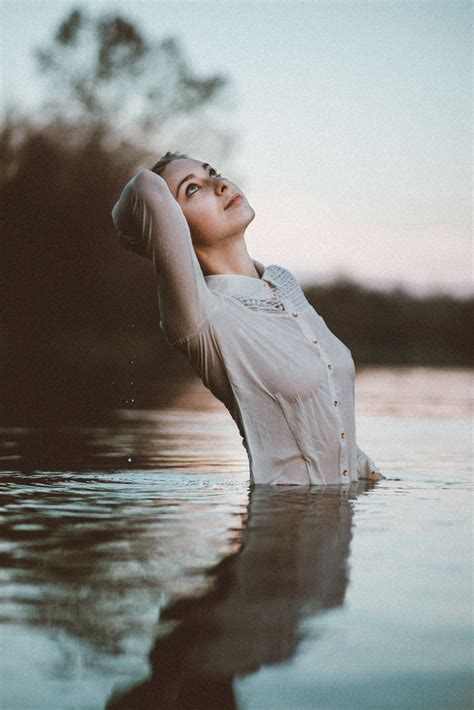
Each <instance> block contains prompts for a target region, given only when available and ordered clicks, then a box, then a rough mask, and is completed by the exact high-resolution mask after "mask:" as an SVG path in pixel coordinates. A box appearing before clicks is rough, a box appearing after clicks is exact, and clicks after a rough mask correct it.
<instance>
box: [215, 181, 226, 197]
mask: <svg viewBox="0 0 474 710" xmlns="http://www.w3.org/2000/svg"><path fill="white" fill-rule="evenodd" d="M215 189H216V192H217V194H218V195H222V194H223V193H224V192H226V190H228V189H229V183H228V182H227V180H226V179H225V178H217V179H216V187H215Z"/></svg>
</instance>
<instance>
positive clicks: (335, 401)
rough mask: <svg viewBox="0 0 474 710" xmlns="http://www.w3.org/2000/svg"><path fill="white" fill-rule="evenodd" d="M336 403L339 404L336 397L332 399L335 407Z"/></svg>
mask: <svg viewBox="0 0 474 710" xmlns="http://www.w3.org/2000/svg"><path fill="white" fill-rule="evenodd" d="M338 404H339V402H338V401H337V399H335V400H334V406H335V407H337V405H338Z"/></svg>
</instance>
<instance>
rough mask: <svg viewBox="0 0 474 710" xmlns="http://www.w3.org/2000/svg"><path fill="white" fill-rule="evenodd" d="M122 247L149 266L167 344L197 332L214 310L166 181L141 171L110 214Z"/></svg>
mask: <svg viewBox="0 0 474 710" xmlns="http://www.w3.org/2000/svg"><path fill="white" fill-rule="evenodd" d="M112 218H113V220H114V224H115V227H116V229H117V231H118V233H119V237H120V241H121V243H122V245H123V246H124V247H125V248H127V249H131V250H133V251H136V252H137V253H139V254H141V255H143V256H147V257H148V258H149V259H151V260H152V261H153V265H154V267H155V273H156V278H157V285H158V301H159V307H160V317H161V322H160V326H161V328H162V330H163V331H164V333H165V335H166V338H167V340H168V341H169V342H170V343H174V342H175V341H177V340H179V339H181V338H183V337H185V336H188V335H191V334H193V333H195V332H197V331H198V330H199V329H200V327H201V326H202V325H203V324H204V323H205V322H206V321H207V320H208V318H209V317H210V315H211V314H212V313H213V311H214V310H215V308H216V307H217V304H216V300H217V299H215V296H214V295H213V294H212V292H211V291H210V290H209V288H208V287H207V284H206V281H205V279H204V276H203V273H202V270H201V266H200V264H199V261H198V259H197V257H196V254H195V252H194V247H193V244H192V241H191V235H190V232H189V227H188V225H187V222H186V220H185V218H184V215H183V212H182V210H181V207H180V206H179V204H178V202H177V201H176V200H175V199H174V197H173V195H172V194H171V192H170V190H169V188H168V185H167V184H166V182H165V180H163V178H162V177H160V176H159V175H156V174H155V173H153V172H151V170H142V171H141V172H139V173H138V174H137V175H136V176H135V177H134V178H132V179H131V180H130V181H129V182H128V183H127V185H126V186H125V188H124V190H123V192H122V194H121V196H120V199H119V200H118V202H117V204H116V205H115V206H114V208H113V210H112Z"/></svg>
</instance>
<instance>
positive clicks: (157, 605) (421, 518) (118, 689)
mask: <svg viewBox="0 0 474 710" xmlns="http://www.w3.org/2000/svg"><path fill="white" fill-rule="evenodd" d="M471 386H472V373H470V372H468V371H465V370H464V371H463V370H430V369H421V368H413V369H409V368H408V369H407V368H403V369H390V368H378V369H368V370H363V371H361V372H360V373H359V374H358V380H357V407H358V420H357V424H358V439H359V443H360V444H361V446H362V447H363V448H364V449H365V450H366V451H367V452H368V453H370V455H371V456H372V457H373V458H374V459H375V460H376V462H377V463H378V464H379V465H380V466H381V468H382V469H383V471H384V474H385V475H386V477H387V478H386V480H384V481H381V482H379V483H377V484H375V485H364V484H355V485H352V486H350V487H345V488H344V487H342V488H337V487H327V488H324V489H318V488H299V487H297V488H295V487H281V486H278V487H273V488H272V487H264V486H263V487H257V488H254V489H251V490H250V489H249V486H248V479H247V475H248V474H247V466H246V460H245V452H244V451H243V448H242V446H241V443H240V439H239V437H238V433H237V429H236V427H235V425H234V424H233V422H232V420H231V419H230V417H229V415H228V413H227V411H226V410H225V409H224V408H223V407H221V405H220V404H219V403H217V402H215V401H214V400H213V399H212V397H211V396H210V395H209V394H208V393H207V392H206V391H205V390H204V389H203V388H202V387H201V385H199V384H196V385H192V386H189V387H186V388H176V387H173V388H172V389H168V390H165V391H164V392H163V400H162V402H161V403H160V407H159V408H157V409H154V410H150V411H137V410H123V411H119V412H113V413H111V415H110V417H109V418H108V419H107V420H106V421H105V420H104V422H103V424H101V426H96V427H81V426H67V425H66V424H64V425H62V426H61V427H55V428H54V430H53V429H48V428H37V429H32V428H20V427H17V428H4V429H2V430H1V432H0V442H1V449H0V452H1V456H0V467H1V469H2V471H3V473H2V474H1V476H0V484H1V512H2V518H1V528H0V545H1V547H0V549H1V556H2V563H3V564H2V572H1V587H0V589H1V598H0V599H1V604H0V621H1V626H0V633H1V648H0V652H1V657H2V671H0V674H1V675H0V680H1V688H0V707H1V708H2V710H3V709H5V710H10V709H11V710H16V709H21V710H23V709H25V710H26V709H29V708H31V709H32V710H43V708H44V709H46V708H48V710H53V709H56V708H58V710H59V709H60V710H67V709H73V708H78V709H79V708H80V709H83V708H104V707H105V706H106V705H108V707H110V708H130V709H132V708H133V710H136V709H139V708H179V709H181V708H203V709H204V708H206V709H210V708H232V707H236V708H245V709H247V708H251V709H255V710H257V709H258V710H260V708H271V709H272V710H274V709H275V710H276V709H278V708H281V709H286V708H295V709H297V710H299V709H300V708H301V709H302V708H317V709H318V710H339V709H340V710H344V709H345V708H347V709H348V710H349V709H350V710H354V709H355V710H358V709H359V708H360V709H361V710H362V708H364V710H365V709H366V708H373V709H377V710H379V709H380V708H382V707H383V708H385V707H388V708H407V709H410V710H411V709H412V708H430V710H432V709H437V708H439V709H440V710H446V709H450V708H452V709H453V710H454V709H456V710H459V709H460V708H470V707H472V704H473V697H472V675H471V669H472V666H473V660H474V659H473V645H472V615H471V604H472V566H471V556H472V542H471V540H472V538H471V527H472V498H471V497H470V488H471V468H472V439H471V419H470V418H471V411H472V410H471V397H470V393H472V389H471ZM128 459H131V462H129V460H128Z"/></svg>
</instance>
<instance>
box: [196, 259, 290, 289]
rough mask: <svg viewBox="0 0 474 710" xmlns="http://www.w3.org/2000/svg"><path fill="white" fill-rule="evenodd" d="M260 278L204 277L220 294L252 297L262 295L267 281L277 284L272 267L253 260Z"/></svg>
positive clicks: (228, 275) (235, 275) (214, 275)
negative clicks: (257, 294) (254, 294)
mask: <svg viewBox="0 0 474 710" xmlns="http://www.w3.org/2000/svg"><path fill="white" fill-rule="evenodd" d="M252 261H253V263H254V264H255V268H256V270H257V272H258V273H259V274H260V278H259V279H257V277H256V276H244V275H243V274H211V275H209V276H204V278H205V280H206V283H207V285H208V287H209V288H210V289H211V291H216V292H219V293H234V294H235V293H236V292H238V293H243V294H247V295H251V294H253V293H261V292H262V289H263V288H264V286H265V283H264V282H265V281H267V282H268V283H270V284H272V285H273V286H276V285H277V283H276V281H274V279H273V278H272V275H271V273H272V266H271V265H270V266H265V265H264V264H262V263H261V262H260V261H257V259H252Z"/></svg>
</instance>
